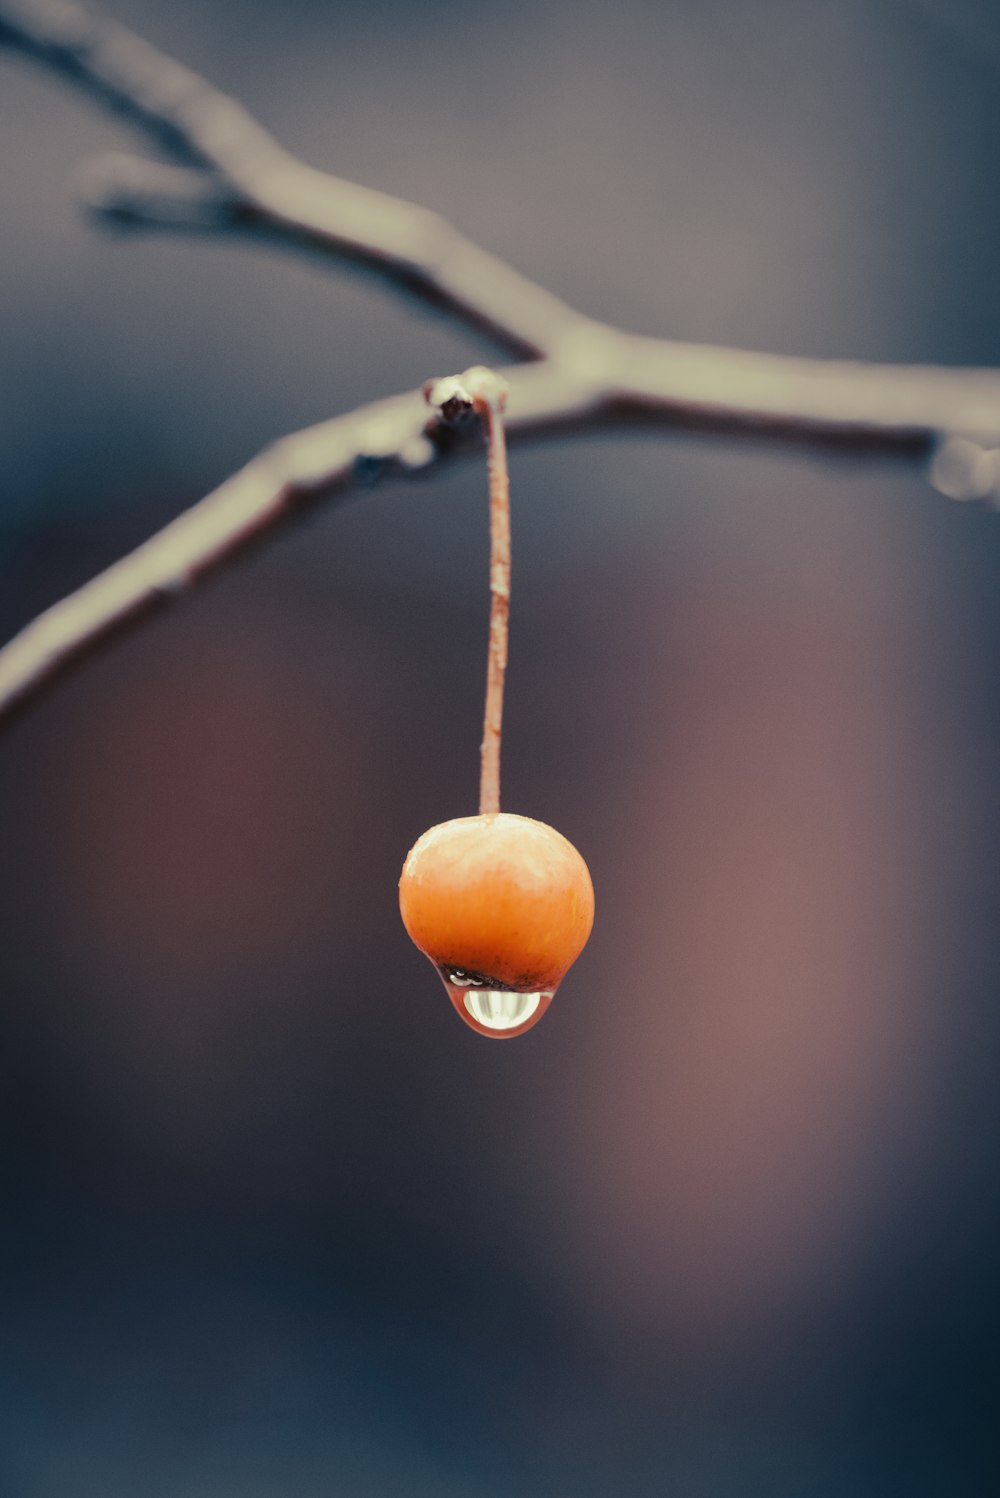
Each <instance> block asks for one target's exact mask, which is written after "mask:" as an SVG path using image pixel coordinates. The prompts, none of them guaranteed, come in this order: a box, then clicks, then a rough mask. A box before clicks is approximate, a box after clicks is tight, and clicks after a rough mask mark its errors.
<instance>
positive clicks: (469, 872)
mask: <svg viewBox="0 0 1000 1498" xmlns="http://www.w3.org/2000/svg"><path fill="white" fill-rule="evenodd" d="M399 908H400V911H401V913H402V917H403V924H404V926H405V927H406V929H407V931H408V932H409V935H410V937H411V939H412V940H413V942H414V943H415V945H416V946H417V947H419V948H420V950H421V952H423V953H424V954H425V955H426V956H427V957H429V958H430V960H431V962H433V963H434V965H435V967H436V968H437V969H438V972H439V973H440V974H441V977H442V979H443V981H444V985H445V988H446V989H447V990H448V994H449V996H450V998H451V1001H452V1003H453V1004H454V1006H455V1008H456V1009H457V1011H458V1013H459V1014H460V1015H461V1016H462V1018H463V1019H464V1020H465V1022H466V1024H468V1025H471V1026H472V1028H473V1029H474V1030H478V1031H479V1033H480V1034H482V1035H491V1036H494V1037H496V1038H509V1037H511V1036H514V1035H521V1034H523V1032H524V1031H525V1030H528V1029H530V1028H531V1026H532V1025H534V1024H536V1023H537V1021H538V1020H540V1019H541V1017H542V1015H543V1014H544V1013H545V1011H546V1009H547V1008H548V1006H549V1004H550V1003H551V1001H552V996H553V994H554V993H555V991H556V989H557V988H558V986H559V984H560V983H561V981H562V979H563V978H564V977H565V975H566V973H567V971H568V970H569V968H570V967H571V966H572V964H573V963H574V962H575V961H576V959H577V957H578V956H579V955H580V953H581V952H582V950H583V948H584V946H585V944H586V941H587V937H588V936H589V935H590V928H591V926H592V925H593V923H594V889H593V885H592V884H591V882H590V874H589V872H588V869H587V865H586V863H585V862H584V861H583V859H582V858H581V856H580V854H579V853H578V852H577V850H576V849H575V848H574V847H573V844H572V843H570V842H568V841H567V840H566V838H564V837H563V836H562V834H561V833H559V832H556V830H555V828H554V827H548V826H546V824H545V823H544V822H534V821H532V820H531V818H530V817H518V816H512V815H511V814H510V813H509V812H491V813H488V814H487V815H485V816H478V817H458V818H456V819H455V820H454V821H451V822H442V823H441V824H440V826H437V827H432V828H431V829H430V830H429V831H428V832H425V833H424V835H423V837H421V838H419V839H418V840H417V842H416V843H415V844H414V846H413V847H412V848H411V849H410V852H409V855H408V856H407V859H406V863H405V864H404V865H403V873H402V877H401V878H400V881H399Z"/></svg>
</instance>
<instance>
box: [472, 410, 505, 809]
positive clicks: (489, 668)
mask: <svg viewBox="0 0 1000 1498" xmlns="http://www.w3.org/2000/svg"><path fill="white" fill-rule="evenodd" d="M475 406H476V410H477V411H478V413H479V415H480V416H481V417H482V420H483V425H484V426H485V428H486V440H487V442H488V444H489V452H488V467H489V484H490V643H489V654H488V656H487V661H486V708H485V712H484V713H483V742H482V750H481V755H482V758H481V762H480V772H479V814H480V816H483V815H485V814H486V813H488V812H498V811H499V810H500V735H501V729H502V726H503V689H504V680H505V678H506V674H507V631H508V621H509V619H510V480H509V478H508V475H507V441H506V436H505V433H504V425H503V407H504V400H503V397H502V396H501V397H500V398H498V399H494V400H486V399H482V398H479V399H477V400H476V402H475Z"/></svg>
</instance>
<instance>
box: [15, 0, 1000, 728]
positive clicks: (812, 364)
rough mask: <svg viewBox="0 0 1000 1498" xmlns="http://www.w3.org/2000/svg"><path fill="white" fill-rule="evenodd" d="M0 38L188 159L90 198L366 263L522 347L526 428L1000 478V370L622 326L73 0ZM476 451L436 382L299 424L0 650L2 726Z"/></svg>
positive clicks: (115, 178) (128, 159)
mask: <svg viewBox="0 0 1000 1498" xmlns="http://www.w3.org/2000/svg"><path fill="white" fill-rule="evenodd" d="M3 45H6V46H7V47H8V48H11V49H14V50H17V51H19V52H21V53H25V54H28V55H29V56H31V57H32V58H33V59H35V60H36V61H37V62H38V63H40V64H42V65H43V66H45V67H46V68H48V69H50V70H52V71H55V72H56V73H58V74H60V75H61V76H62V77H64V78H65V79H66V81H67V82H68V83H70V84H72V85H73V86H75V87H77V88H79V89H81V90H83V91H84V92H86V93H89V94H90V95H92V96H93V97H94V98H96V99H97V100H98V101H99V102H101V103H102V104H104V105H105V106H106V107H108V108H110V109H112V110H113V111H114V112H116V113H117V114H120V115H122V116H123V117H124V118H125V119H126V120H128V121H129V122H130V123H131V124H132V125H133V126H134V127H136V128H137V129H138V130H139V132H140V133H141V134H145V135H146V136H147V137H148V138H149V140H150V141H151V143H152V144H154V145H155V147H156V148H157V149H158V150H159V151H160V152H161V153H166V154H167V155H168V156H170V157H171V158H172V161H171V162H164V161H161V160H153V159H148V160H147V159H144V158H142V157H138V156H129V155H124V154H118V153H116V154H113V155H106V156H102V157H100V158H98V159H96V160H94V161H91V162H88V163H87V164H86V166H85V169H84V171H83V172H82V173H81V178H80V181H81V186H82V188H83V191H84V195H85V198H86V201H87V205H88V207H89V208H90V210H91V211H92V212H93V213H95V214H96V215H98V216H99V217H101V218H104V219H109V220H113V221H115V222H117V223H119V224H131V225H134V226H136V227H143V228H147V229H157V230H163V231H171V230H172V231H182V232H194V233H211V234H220V233H224V234H233V235H251V236H258V237H263V238H264V239H266V240H267V241H268V242H269V243H273V244H275V245H287V246H288V247H290V248H293V249H301V248H303V247H306V248H308V249H310V250H311V251H312V252H313V253H317V252H318V253H320V254H321V255H323V256H324V257H326V258H328V259H330V260H331V261H334V262H337V263H344V262H347V263H351V262H353V263H355V264H362V265H364V266H365V267H367V268H368V270H369V271H370V272H372V273H374V274H375V275H377V276H379V277H380V278H382V279H383V280H385V281H386V282H387V283H388V284H389V285H391V286H393V287H395V288H396V289H398V290H401V291H403V292H404V293H406V294H407V295H408V296H410V297H416V298H417V299H419V300H420V301H422V302H424V303H426V304H427V305H429V306H432V307H434V308H437V309H439V310H440V311H443V312H445V313H446V314H448V315H449V316H451V317H452V318H453V319H454V320H455V321H457V322H458V323H460V324H461V325H462V326H464V327H465V328H467V329H471V330H473V331H474V332H476V333H478V334H480V335H482V336H485V338H486V339H487V340H488V341H489V342H490V343H491V344H492V346H493V348H494V349H495V350H497V351H499V352H501V353H503V354H505V355H507V356H513V357H514V358H515V359H518V360H521V361H523V362H521V363H518V364H516V365H514V366H512V367H505V368H504V370H503V374H504V375H505V377H506V378H507V380H508V382H509V385H510V396H509V400H508V408H507V433H508V437H509V439H510V441H511V442H513V443H518V442H520V441H523V440H525V439H526V438H529V437H536V438H537V437H544V436H549V435H556V434H561V435H571V434H573V433H577V432H583V431H586V430H591V429H594V428H611V427H617V428H623V427H628V426H635V425H646V426H655V427H658V428H661V429H676V430H687V431H702V432H706V433H714V434H718V435H720V436H738V435H744V436H760V437H765V438H769V439H771V440H774V441H781V442H786V443H796V444H802V443H809V444H814V445H819V446H823V447H828V448H831V449H840V450H845V449H847V450H851V449H853V450H857V451H860V452H871V453H882V454H889V455H892V454H896V455H899V456H901V457H908V458H910V459H918V460H924V461H926V460H928V459H930V458H933V459H934V468H933V476H934V477H935V479H936V481H938V482H939V487H941V488H942V489H943V490H944V491H945V492H947V493H951V494H954V495H956V496H957V497H963V498H969V497H984V496H986V495H992V494H994V493H995V492H996V490H997V488H998V485H1000V460H998V459H997V458H996V457H995V450H996V449H1000V370H987V369H950V368H942V367H936V366H909V365H883V364H863V363H852V362H847V361H833V360H822V359H800V358H795V357H789V356H783V355H773V354H758V353H749V352H744V351H742V350H736V349H725V348H716V347H710V346H707V345H700V344H691V343H677V342H672V341H670V340H667V339H658V338H648V337H642V336H639V335H636V334H631V333H627V332H623V331H621V330H619V329H616V328H612V327H609V326H607V325H605V324H602V323H599V322H596V321H594V320H593V319H591V318H588V317H586V316H585V315H583V314H581V313H579V312H577V311H575V310H574V309H573V308H571V307H569V306H567V305H566V304H565V303H563V302H561V301H560V300H559V299H558V298H557V297H555V296H553V295H552V294H551V293H549V292H548V291H546V290H545V289H544V288H542V287H540V286H538V285H536V284H535V283H533V282H532V281H530V280H529V279H527V278H526V277H524V276H522V275H520V274H519V273H518V272H517V271H515V270H514V269H513V268H511V267H510V266H508V265H506V264H504V262H503V261H501V260H499V259H497V258H496V257H495V256H493V255H491V254H489V253H488V252H487V251H485V250H483V249H480V248H479V247H478V246H477V245H475V244H473V243H472V242H471V241H470V240H468V239H466V238H464V236H462V235H461V234H459V233H458V232H457V231H456V230H455V229H453V228H452V227H451V226H450V225H449V224H448V223H447V222H446V221H445V220H444V219H442V218H440V217H439V216H438V215H437V214H435V213H432V212H430V211H429V210H427V209H425V208H422V207H420V206H418V205H416V204H412V203H407V202H404V201H402V200H400V199H397V198H392V197H390V196H388V195H386V194H384V193H379V192H375V191H373V190H371V189H369V188H366V187H363V186H359V185H357V184H355V183H352V182H347V181H344V180H341V179H339V178H337V177H333V176H330V175H329V174H327V173H325V172H322V171H319V170H317V169H316V168H314V167H312V166H309V165H307V164H306V163H305V162H302V161H300V160H298V159H297V158H296V157H294V156H292V155H291V154H290V153H289V152H287V151H286V150H285V149H284V148H283V147H282V146H281V145H280V144H279V143H278V142H277V141H275V140H274V139H273V137H272V136H270V135H269V134H268V133H267V132H266V131H265V130H264V129H263V128H262V127H261V126H260V125H259V124H258V123H257V122H256V121H255V120H254V119H253V118H252V116H251V115H250V114H249V113H248V112H247V111H246V110H245V109H244V108H243V106H242V105H240V104H239V103H237V102H236V101H235V100H233V99H230V98H228V97H227V96H226V95H225V94H222V93H220V92H219V91H218V90H217V89H215V88H214V87H212V85H211V84H209V83H207V82H206V81H205V80H204V79H202V78H200V77H198V75H197V74H195V73H193V72H191V71H190V70H189V69H188V68H186V67H184V66H182V65H181V64H179V63H177V62H175V61H174V60H173V59H171V58H169V57H166V56H165V55H163V54H162V53H160V52H159V51H157V50H156V49H155V48H153V47H152V46H150V45H149V44H148V43H147V42H145V41H143V40H142V39H141V38H140V37H138V36H136V35H134V34H133V33H131V32H130V31H128V30H127V29H126V28H125V27H123V26H119V25H118V24H117V23H115V22H113V21H111V20H109V19H107V18H105V17H103V16H100V15H98V14H96V13H94V12H92V11H89V10H86V9H84V8H83V7H82V6H80V5H78V4H77V3H76V0H0V46H3ZM430 373H432V371H428V374H430ZM474 452H475V453H481V452H482V439H481V436H480V435H479V434H478V432H476V431H472V432H464V433H463V432H456V431H455V430H453V429H450V428H449V427H448V426H447V425H446V424H445V423H442V422H441V421H440V420H439V419H438V418H436V417H434V416H431V417H430V418H428V413H427V407H426V406H425V404H424V402H423V399H422V396H421V393H420V392H419V391H412V392H407V393H404V394H401V395H397V396H392V397H390V398H388V399H386V400H383V401H378V402H375V403H373V404H371V405H368V406H364V407H361V408H360V409H358V410H356V411H352V412H350V413H348V414H345V415H341V416H336V417H334V418H333V419H331V420H330V421H327V422H324V423H322V424H320V425H319V426H315V427H311V428H309V429H307V430H305V431H302V432H298V433H296V434H294V435H292V436H289V437H285V438H283V439H281V440H280V441H279V442H277V443H275V444H273V445H272V446H271V447H269V448H267V449H266V450H265V451H264V452H262V453H261V454H259V455H258V456H257V457H256V458H254V459H253V460H252V461H251V462H250V463H249V464H248V465H247V466H246V467H245V468H243V469H242V470H240V471H239V472H238V473H236V474H235V475H233V476H232V477H231V478H229V479H228V480H226V482H225V483H223V484H222V485H221V486H220V487H219V488H218V489H216V490H214V491H213V492H212V493H211V494H209V495H208V496H207V497H206V498H205V499H203V500H202V501H201V502H200V503H199V504H197V505H195V506H194V507H193V508H192V509H190V510H188V511H187V512H186V513H184V514H183V515H181V516H180V517H179V518H178V519H177V520H175V521H173V522H172V523H171V524H170V525H168V526H166V527H165V528H164V529H163V530H162V531H160V532H159V533H158V534H156V535H155V536H153V537H152V538H151V539H150V540H148V541H147V542H145V543H144V544H143V545H142V546H140V547H139V548H138V549H137V550H136V551H134V552H132V553H131V554H130V555H129V556H127V557H125V558H124V559H123V560H122V561H120V562H117V563H116V564H115V565H114V566H112V567H110V568H109V569H108V570H107V571H106V572H103V573H101V574H100V575H99V576H97V577H96V578H94V579H93V580H92V581H91V582H89V583H87V584H85V586H84V587H82V588H80V589H79V590H78V591H77V592H75V593H73V594H71V595H70V596H69V597H68V598H66V599H64V600H63V601H62V602H60V603H58V604H56V605H55V606H54V607H53V608H51V609H49V610H47V611H46V612H45V613H44V614H42V615H40V616H39V617H38V618H37V619H35V620H34V621H33V622H32V623H30V624H29V625H27V626H26V627H25V629H23V630H22V631H21V633H20V634H18V635H17V636H16V637H15V638H14V639H13V640H12V641H11V642H10V643H9V644H8V645H7V646H5V647H4V648H3V649H0V725H2V724H3V723H5V722H6V721H8V720H10V719H12V718H13V717H14V716H15V715H16V714H17V713H18V712H19V711H20V710H21V709H22V708H24V707H25V706H27V705H28V704H29V703H30V702H32V701H33V700H34V699H35V698H37V697H38V696H40V695H41V694H42V693H43V692H44V691H45V690H46V689H47V688H48V687H49V686H50V685H51V684H52V683H53V682H54V681H56V680H57V679H58V678H59V677H60V676H61V675H62V674H63V673H64V672H65V671H67V670H68V669H70V668H71V667H73V666H75V665H76V664H77V663H79V662H80V661H82V660H84V659H85V658H86V657H87V656H88V655H90V654H91V653H92V652H93V651H94V650H96V649H97V648H99V647H100V646H101V645H102V644H103V643H104V642H105V641H107V640H108V639H109V638H111V637H112V636H114V635H116V634H117V633H119V632H120V631H122V630H123V629H125V628H127V627H129V626H131V625H134V624H136V623H138V622H139V621H140V620H142V619H143V618H145V617H146V616H148V615H149V614H151V613H153V612H155V611H156V610H158V609H160V608H162V607H163V606H165V605H166V604H168V603H172V602H174V601H175V600H177V599H178V598H180V597H181V596H183V595H184V594H185V593H186V592H187V591H189V590H190V589H191V588H193V587H194V586H195V585H197V584H198V583H200V582H201V581H202V580H203V579H205V578H207V577H209V576H210V575H211V574H212V573H214V572H215V571H216V570H217V569H219V568H221V567H222V566H224V565H225V564H226V563H227V562H229V561H230V560H231V559H233V558H235V557H237V556H239V555H241V554H242V553H243V552H244V551H246V550H247V549H249V548H250V547H251V546H252V545H254V544H259V543H262V542H264V541H266V540H269V539H270V538H271V537H272V536H274V535H276V534H278V533H279V532H280V531H281V530H282V529H283V528H284V527H285V526H286V525H287V524H289V523H290V522H292V521H293V520H294V519H295V518H296V517H298V516H300V515H301V514H303V513H304V512H306V511H307V510H309V509H311V508H313V507H315V506H317V505H319V504H321V503H330V502H332V501H334V500H336V499H338V498H339V497H342V496H344V495H346V494H348V493H350V492H352V491H355V490H357V489H358V488H359V487H362V486H364V485H367V484H371V483H373V482H375V481H378V480H381V479H385V478H404V477H410V476H413V475H416V474H420V473H423V472H426V471H427V470H428V469H429V468H430V467H432V466H433V465H435V464H437V463H439V462H441V461H443V460H445V459H446V458H451V457H455V456H459V455H461V454H469V453H474ZM935 455H936V456H935Z"/></svg>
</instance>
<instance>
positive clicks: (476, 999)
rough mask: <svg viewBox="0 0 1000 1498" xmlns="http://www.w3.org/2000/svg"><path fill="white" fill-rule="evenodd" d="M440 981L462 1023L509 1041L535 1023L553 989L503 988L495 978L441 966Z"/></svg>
mask: <svg viewBox="0 0 1000 1498" xmlns="http://www.w3.org/2000/svg"><path fill="white" fill-rule="evenodd" d="M439 971H440V974H441V980H442V982H443V983H444V986H445V988H446V989H447V990H448V997H449V998H450V999H451V1002H452V1003H453V1004H454V1006H455V1009H456V1010H457V1011H458V1013H459V1014H460V1015H461V1017H462V1019H464V1020H465V1023H466V1024H467V1025H468V1026H469V1027H470V1028H471V1029H473V1030H475V1031H477V1032H478V1033H479V1034H480V1035H489V1036H491V1037H492V1038H493V1039H494V1040H511V1039H513V1038H514V1036H516V1035H523V1034H524V1032H525V1030H530V1029H531V1028H532V1026H533V1025H536V1024H537V1023H538V1021H539V1020H540V1019H541V1017H542V1015H543V1014H544V1013H545V1011H546V1009H548V1007H549V1005H550V1004H551V1002H552V998H553V995H554V993H555V989H540V990H534V991H523V990H521V989H516V988H502V987H501V986H500V985H499V984H498V983H497V980H496V979H495V978H489V977H486V976H485V975H484V974H482V973H468V972H466V971H465V969H464V968H459V967H442V968H440V969H439Z"/></svg>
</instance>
